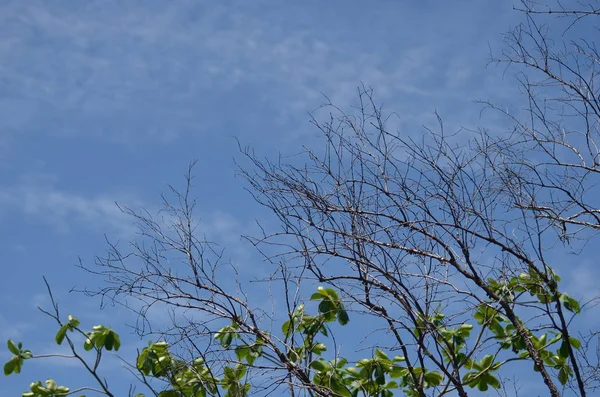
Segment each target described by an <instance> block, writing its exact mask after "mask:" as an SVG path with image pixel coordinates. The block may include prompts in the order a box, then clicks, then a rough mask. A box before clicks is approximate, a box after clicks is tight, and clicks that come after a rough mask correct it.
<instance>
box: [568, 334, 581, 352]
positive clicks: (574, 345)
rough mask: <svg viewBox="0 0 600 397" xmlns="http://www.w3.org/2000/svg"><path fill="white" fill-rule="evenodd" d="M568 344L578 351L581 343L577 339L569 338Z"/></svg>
mask: <svg viewBox="0 0 600 397" xmlns="http://www.w3.org/2000/svg"><path fill="white" fill-rule="evenodd" d="M569 343H570V344H571V346H573V347H574V348H575V349H580V348H581V341H580V340H579V339H577V338H574V337H572V336H571V337H569Z"/></svg>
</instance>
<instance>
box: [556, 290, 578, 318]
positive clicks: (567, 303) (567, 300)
mask: <svg viewBox="0 0 600 397" xmlns="http://www.w3.org/2000/svg"><path fill="white" fill-rule="evenodd" d="M559 300H560V302H561V303H562V304H563V305H564V307H565V309H567V310H569V311H571V312H573V313H579V312H580V311H581V307H580V306H579V302H578V301H577V300H576V299H573V298H571V297H570V296H569V295H568V294H567V293H566V292H564V293H562V294H560V297H559Z"/></svg>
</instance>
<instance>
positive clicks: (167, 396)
mask: <svg viewBox="0 0 600 397" xmlns="http://www.w3.org/2000/svg"><path fill="white" fill-rule="evenodd" d="M158 397H181V394H179V392H177V391H175V390H165V391H162V392H160V393H159V394H158Z"/></svg>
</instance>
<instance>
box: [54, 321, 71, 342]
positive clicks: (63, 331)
mask: <svg viewBox="0 0 600 397" xmlns="http://www.w3.org/2000/svg"><path fill="white" fill-rule="evenodd" d="M68 329H69V324H65V325H63V326H62V327H60V329H59V330H58V332H57V333H56V337H55V338H54V340H55V341H56V344H57V345H60V344H62V342H63V340H64V339H65V335H67V330H68Z"/></svg>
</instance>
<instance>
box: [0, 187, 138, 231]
mask: <svg viewBox="0 0 600 397" xmlns="http://www.w3.org/2000/svg"><path fill="white" fill-rule="evenodd" d="M121 199H122V201H123V202H125V203H135V202H136V200H135V199H134V198H133V197H121ZM15 211H16V212H20V213H22V214H23V215H25V216H27V217H31V218H34V219H36V220H39V219H42V220H44V221H46V222H50V223H52V224H53V225H54V226H55V227H56V228H57V230H60V231H62V232H70V231H72V228H73V227H74V226H78V227H83V228H86V229H91V230H95V231H107V229H108V230H109V231H111V232H113V233H115V234H117V235H118V236H129V235H132V234H133V233H134V232H135V229H134V225H133V224H132V222H131V219H130V218H129V217H128V216H127V215H125V214H123V213H122V212H121V210H120V209H119V208H118V206H117V204H116V203H115V196H111V195H108V194H106V195H96V196H89V195H82V194H80V193H77V192H72V191H67V190H61V189H59V188H56V187H54V186H53V185H50V184H45V183H42V184H30V183H23V184H18V185H15V186H5V187H3V188H2V190H1V191H0V216H2V215H4V216H7V215H8V214H10V213H12V212H15Z"/></svg>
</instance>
